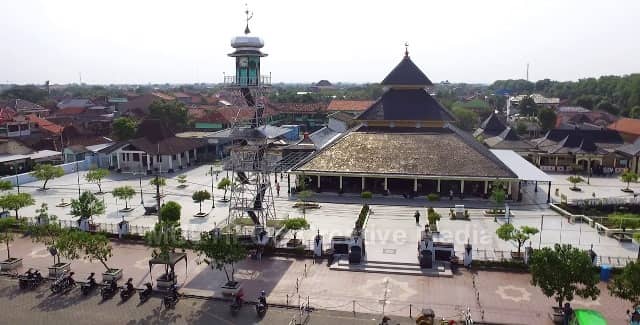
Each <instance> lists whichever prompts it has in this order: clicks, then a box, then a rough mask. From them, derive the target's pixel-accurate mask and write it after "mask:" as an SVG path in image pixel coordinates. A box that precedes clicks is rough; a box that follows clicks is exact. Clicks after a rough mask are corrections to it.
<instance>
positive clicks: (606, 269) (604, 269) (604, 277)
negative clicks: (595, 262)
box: [600, 264, 611, 281]
mask: <svg viewBox="0 0 640 325" xmlns="http://www.w3.org/2000/svg"><path fill="white" fill-rule="evenodd" d="M609 278H611V265H609V264H602V266H600V281H609Z"/></svg>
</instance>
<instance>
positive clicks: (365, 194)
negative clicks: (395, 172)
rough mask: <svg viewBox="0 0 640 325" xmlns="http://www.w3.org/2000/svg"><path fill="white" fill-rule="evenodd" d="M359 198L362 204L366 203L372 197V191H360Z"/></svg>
mask: <svg viewBox="0 0 640 325" xmlns="http://www.w3.org/2000/svg"><path fill="white" fill-rule="evenodd" d="M360 198H361V199H362V205H366V204H367V201H368V200H371V199H372V198H373V193H371V192H369V191H364V192H362V193H360Z"/></svg>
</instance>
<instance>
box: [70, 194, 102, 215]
mask: <svg viewBox="0 0 640 325" xmlns="http://www.w3.org/2000/svg"><path fill="white" fill-rule="evenodd" d="M104 211H105V207H104V203H103V202H102V200H99V199H98V198H97V197H96V196H95V195H94V194H93V193H91V192H89V191H84V192H83V193H82V194H81V195H80V198H79V199H73V200H71V214H72V215H74V216H76V217H80V218H81V219H89V218H91V217H92V216H94V215H96V214H103V213H104Z"/></svg>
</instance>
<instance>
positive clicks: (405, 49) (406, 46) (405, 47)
mask: <svg viewBox="0 0 640 325" xmlns="http://www.w3.org/2000/svg"><path fill="white" fill-rule="evenodd" d="M404 56H405V57H409V43H407V42H404Z"/></svg>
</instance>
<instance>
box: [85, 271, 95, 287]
mask: <svg viewBox="0 0 640 325" xmlns="http://www.w3.org/2000/svg"><path fill="white" fill-rule="evenodd" d="M94 275H96V274H95V273H94V272H91V273H90V274H89V277H88V278H87V283H88V284H89V285H90V286H92V287H93V286H95V285H96V280H95V279H94V278H93V276H94Z"/></svg>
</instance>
